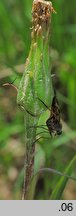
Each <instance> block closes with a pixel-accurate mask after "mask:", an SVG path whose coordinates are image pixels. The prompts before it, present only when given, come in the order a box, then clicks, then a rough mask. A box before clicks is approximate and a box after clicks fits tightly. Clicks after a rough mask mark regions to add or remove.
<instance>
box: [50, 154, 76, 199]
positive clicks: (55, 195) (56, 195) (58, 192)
mask: <svg viewBox="0 0 76 216" xmlns="http://www.w3.org/2000/svg"><path fill="white" fill-rule="evenodd" d="M75 163H76V155H75V156H74V157H73V159H72V160H71V161H70V163H69V165H68V166H67V168H66V169H65V172H64V173H65V174H67V175H71V173H72V170H73V167H74V165H75ZM67 181H68V179H67V178H65V177H63V176H62V177H61V178H60V180H59V182H58V183H57V185H56V187H55V188H54V190H53V192H52V194H51V196H50V200H60V199H61V197H62V193H63V191H64V189H65V186H66V183H67Z"/></svg>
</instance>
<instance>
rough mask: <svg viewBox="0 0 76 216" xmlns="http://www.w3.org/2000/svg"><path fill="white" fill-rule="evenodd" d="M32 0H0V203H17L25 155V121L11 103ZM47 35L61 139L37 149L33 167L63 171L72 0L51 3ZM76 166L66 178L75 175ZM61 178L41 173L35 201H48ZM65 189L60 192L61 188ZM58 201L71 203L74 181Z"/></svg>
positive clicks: (72, 130) (68, 137) (74, 20)
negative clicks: (50, 19) (52, 8)
mask: <svg viewBox="0 0 76 216" xmlns="http://www.w3.org/2000/svg"><path fill="white" fill-rule="evenodd" d="M32 2H33V1H32V0H29V1H28V0H22V1H21V0H9V1H7V0H0V199H20V198H21V192H22V186H23V166H24V155H25V142H24V119H23V114H22V113H21V111H20V110H19V109H18V107H17V104H16V96H17V94H16V91H15V89H13V88H12V87H9V86H7V87H2V84H3V83H6V82H12V81H13V80H14V79H15V78H16V77H17V79H16V80H15V82H14V84H15V85H16V86H18V84H19V81H20V79H21V77H22V73H23V71H24V63H25V60H26V58H27V56H28V53H29V49H30V43H31V16H32V13H31V8H32ZM52 2H53V6H54V8H55V10H56V11H57V14H53V15H52V25H51V34H50V71H51V72H52V74H55V77H54V84H55V87H56V89H57V95H58V100H59V102H60V106H61V115H62V119H63V135H62V136H61V137H57V138H55V139H54V140H53V141H52V142H51V144H50V142H49V141H47V140H45V141H43V140H41V141H40V142H39V143H38V144H37V152H36V163H35V168H36V169H37V168H38V165H39V164H38V162H39V161H40V165H41V167H51V168H54V169H57V170H60V171H61V172H64V170H65V169H66V167H67V165H68V164H69V163H70V161H71V159H72V158H73V157H74V156H75V154H76V1H71V0H67V1H65V0H62V1H61V0H53V1H52ZM75 168H76V163H75V164H74V167H73V168H72V171H71V175H72V176H74V177H76V174H75ZM59 180H60V177H59V176H57V175H54V174H52V173H51V174H50V173H44V174H43V173H41V174H40V175H39V176H38V178H37V185H36V189H35V192H34V199H43V200H44V199H49V198H50V196H51V194H52V191H53V190H54V188H55V186H56V185H57V184H58V182H59ZM63 188H64V187H63ZM60 198H61V199H76V182H75V181H72V180H68V181H67V182H66V184H65V189H64V190H62V195H61V197H60Z"/></svg>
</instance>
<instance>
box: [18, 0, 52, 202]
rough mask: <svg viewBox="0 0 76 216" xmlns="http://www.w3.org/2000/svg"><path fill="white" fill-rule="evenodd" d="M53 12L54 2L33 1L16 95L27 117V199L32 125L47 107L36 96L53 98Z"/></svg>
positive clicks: (25, 195) (25, 196) (25, 194)
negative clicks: (28, 45)
mask: <svg viewBox="0 0 76 216" xmlns="http://www.w3.org/2000/svg"><path fill="white" fill-rule="evenodd" d="M51 13H52V3H51V2H46V1H44V0H42V1H41V0H35V1H34V2H33V8H32V34H31V40H32V41H31V48H30V53H29V56H28V58H27V60H26V64H25V71H24V74H23V77H22V79H21V82H20V86H19V90H18V96H17V103H18V105H19V107H20V108H21V109H22V110H23V111H24V119H25V144H26V163H25V168H24V171H25V175H24V188H23V195H22V199H28V193H29V187H30V182H31V179H32V176H33V174H34V156H35V144H36V142H35V140H36V127H33V128H31V127H30V126H31V125H32V126H34V125H35V126H37V124H38V120H39V117H40V114H41V111H42V110H43V109H45V108H44V107H43V104H41V103H40V101H39V100H38V99H37V97H39V98H41V99H43V100H44V101H45V103H47V104H48V106H50V105H51V101H52V98H53V88H52V81H51V74H50V72H49V30H50V20H51ZM49 98H50V100H49ZM28 128H29V129H28Z"/></svg>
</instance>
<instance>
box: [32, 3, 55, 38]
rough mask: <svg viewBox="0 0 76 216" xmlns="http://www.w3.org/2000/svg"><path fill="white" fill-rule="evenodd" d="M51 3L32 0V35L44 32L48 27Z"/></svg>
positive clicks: (51, 8) (51, 9)
mask: <svg viewBox="0 0 76 216" xmlns="http://www.w3.org/2000/svg"><path fill="white" fill-rule="evenodd" d="M52 11H53V7H52V3H51V2H48V1H43V0H34V2H33V8H32V24H33V32H34V35H36V34H37V35H39V34H40V33H42V34H43V33H44V32H46V31H47V30H48V29H49V24H50V20H51V13H52Z"/></svg>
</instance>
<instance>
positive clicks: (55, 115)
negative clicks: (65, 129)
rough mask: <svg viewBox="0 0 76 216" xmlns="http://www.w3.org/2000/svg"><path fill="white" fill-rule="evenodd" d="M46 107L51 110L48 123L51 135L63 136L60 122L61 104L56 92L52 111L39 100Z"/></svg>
mask: <svg viewBox="0 0 76 216" xmlns="http://www.w3.org/2000/svg"><path fill="white" fill-rule="evenodd" d="M38 99H39V100H40V101H41V102H42V103H43V104H44V106H45V107H46V108H47V109H49V110H50V117H49V118H48V119H47V121H46V125H47V127H48V130H49V133H50V135H51V136H52V135H54V136H56V135H61V134H62V124H61V121H60V107H59V102H58V99H57V96H56V92H54V97H53V100H52V105H51V109H50V108H49V107H48V106H47V105H46V104H45V103H44V102H43V101H42V100H41V99H40V98H38Z"/></svg>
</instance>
